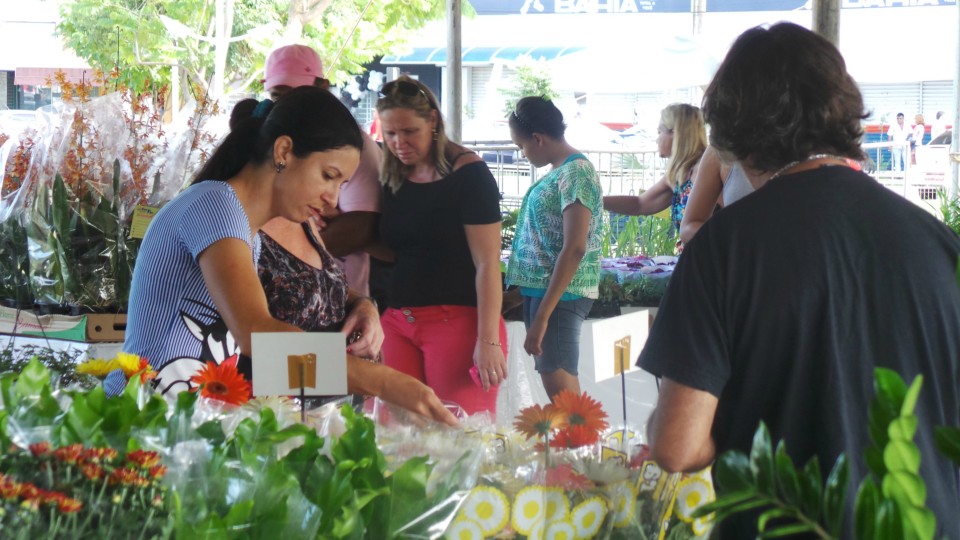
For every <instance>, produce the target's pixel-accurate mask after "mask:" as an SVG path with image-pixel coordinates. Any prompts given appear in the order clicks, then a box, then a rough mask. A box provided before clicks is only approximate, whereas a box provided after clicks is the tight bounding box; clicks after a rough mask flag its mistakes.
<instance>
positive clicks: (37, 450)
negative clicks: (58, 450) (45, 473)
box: [29, 441, 50, 458]
mask: <svg viewBox="0 0 960 540" xmlns="http://www.w3.org/2000/svg"><path fill="white" fill-rule="evenodd" d="M29 448H30V453H31V454H33V457H39V458H42V457H47V456H49V455H50V443H48V442H46V441H44V442H40V443H36V444H31V445H30V446H29Z"/></svg>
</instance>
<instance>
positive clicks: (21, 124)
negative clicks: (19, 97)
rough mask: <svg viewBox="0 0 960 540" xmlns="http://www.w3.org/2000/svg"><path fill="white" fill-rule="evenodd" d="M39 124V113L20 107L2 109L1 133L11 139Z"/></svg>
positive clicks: (0, 113)
mask: <svg viewBox="0 0 960 540" xmlns="http://www.w3.org/2000/svg"><path fill="white" fill-rule="evenodd" d="M36 125H37V113H36V112H34V111H24V110H20V109H7V110H4V111H0V133H3V134H5V135H7V136H8V137H10V138H11V139H12V138H14V137H16V136H18V135H20V134H21V133H23V132H24V131H26V130H27V128H30V127H34V126H36Z"/></svg>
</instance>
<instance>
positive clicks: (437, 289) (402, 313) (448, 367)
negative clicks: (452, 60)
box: [377, 76, 507, 414]
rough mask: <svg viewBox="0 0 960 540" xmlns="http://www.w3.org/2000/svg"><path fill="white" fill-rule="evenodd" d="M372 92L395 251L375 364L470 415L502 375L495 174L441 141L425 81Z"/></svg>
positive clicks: (386, 233)
mask: <svg viewBox="0 0 960 540" xmlns="http://www.w3.org/2000/svg"><path fill="white" fill-rule="evenodd" d="M380 93H381V96H382V97H381V98H380V99H379V100H378V101H377V113H378V114H379V115H380V124H381V129H382V132H383V141H384V145H385V146H386V148H387V151H386V152H384V153H383V167H382V171H383V172H382V178H381V181H382V183H383V185H384V189H383V217H382V218H381V220H380V235H381V238H382V239H383V241H384V243H385V244H386V246H387V247H388V248H390V249H392V250H393V252H394V253H395V255H396V264H395V266H394V269H393V276H392V281H391V286H390V290H389V294H388V296H387V297H388V309H387V310H386V311H385V312H384V313H383V315H382V317H381V320H382V322H383V330H384V333H385V340H384V343H383V359H384V362H385V363H386V364H387V365H390V366H393V367H395V368H397V369H399V370H400V371H403V372H404V373H409V374H411V375H413V376H414V377H416V378H418V379H420V380H422V381H424V382H426V383H427V384H428V385H429V386H430V387H431V388H433V389H434V390H436V392H437V395H438V396H440V397H441V398H442V399H445V400H449V401H452V402H454V403H457V404H458V405H460V406H461V407H463V409H464V410H465V411H466V412H468V413H470V414H473V413H475V412H478V411H489V412H490V413H491V414H495V411H496V403H497V385H499V384H500V383H501V382H503V381H504V379H505V378H506V376H507V371H506V367H507V364H506V360H505V355H506V351H507V343H506V326H505V325H504V323H503V319H501V318H500V306H501V301H502V296H501V281H500V193H499V190H498V188H497V184H496V181H495V180H494V179H493V175H492V174H490V170H489V169H488V168H487V166H486V164H485V163H484V162H483V160H481V159H480V157H479V156H477V155H476V154H475V153H473V152H471V151H470V150H467V149H465V148H464V147H462V146H460V145H458V144H455V143H453V142H451V141H449V140H448V139H447V136H446V134H445V133H444V130H443V118H442V117H441V115H440V110H439V107H438V105H437V100H436V98H435V97H434V96H433V94H432V93H431V92H430V90H429V89H428V88H427V87H426V86H424V85H423V84H421V83H420V82H419V81H416V80H414V79H411V78H409V77H407V76H401V77H400V78H398V79H396V80H394V81H390V82H388V83H386V84H384V85H383V88H382V89H381V91H380ZM473 368H476V370H475V371H474V373H476V374H477V375H478V377H479V385H475V384H474V382H473V381H472V379H471V373H470V370H471V369H473Z"/></svg>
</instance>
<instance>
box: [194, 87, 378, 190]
mask: <svg viewBox="0 0 960 540" xmlns="http://www.w3.org/2000/svg"><path fill="white" fill-rule="evenodd" d="M262 105H263V106H262V107H255V108H254V107H250V103H249V102H248V100H245V101H241V102H240V103H237V106H236V107H234V111H233V112H232V113H231V115H230V128H231V129H230V134H229V135H227V137H226V138H225V139H224V140H223V142H222V143H220V146H218V147H217V149H216V151H214V152H213V155H212V156H210V159H209V160H207V163H206V164H205V165H204V166H203V168H201V169H200V172H198V173H197V176H196V177H195V178H194V180H193V183H197V182H203V181H204V180H227V179H229V178H232V177H234V176H236V175H237V174H238V173H239V172H240V170H241V169H243V168H244V167H245V166H246V165H247V164H248V163H250V164H254V165H261V164H263V163H264V162H266V161H268V160H270V159H272V153H273V143H274V141H276V140H277V138H278V137H281V136H283V135H287V136H288V137H290V138H291V139H292V140H293V155H295V156H297V157H298V158H303V157H306V156H307V155H309V154H311V153H313V152H324V151H326V150H333V149H336V148H343V147H347V146H349V147H353V148H356V149H357V150H360V149H361V148H363V138H362V137H361V135H360V126H358V125H357V121H356V120H354V118H353V116H352V115H351V114H350V111H349V110H347V108H346V107H344V105H343V104H342V103H340V101H339V100H338V99H337V98H335V97H334V96H333V94H331V93H330V92H328V91H326V90H322V89H320V88H316V87H313V86H302V87H299V88H295V89H293V90H291V91H290V92H289V93H287V94H285V95H284V96H283V97H282V98H281V99H279V100H278V101H277V103H275V104H273V105H272V107H271V106H269V104H267V103H265V104H262ZM264 109H269V114H266V115H261V114H259V113H260V111H261V110H264Z"/></svg>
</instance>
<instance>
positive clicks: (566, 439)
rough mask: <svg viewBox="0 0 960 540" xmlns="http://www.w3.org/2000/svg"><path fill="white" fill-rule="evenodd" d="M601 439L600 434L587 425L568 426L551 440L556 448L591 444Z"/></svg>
mask: <svg viewBox="0 0 960 540" xmlns="http://www.w3.org/2000/svg"><path fill="white" fill-rule="evenodd" d="M599 440H600V434H599V433H597V432H596V431H593V430H590V429H587V427H586V426H582V425H581V426H567V427H565V428H563V429H561V430H560V431H558V432H557V434H556V435H554V436H553V440H552V441H550V446H552V447H554V448H580V447H581V446H590V445H593V444H596V443H597V441H599Z"/></svg>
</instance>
